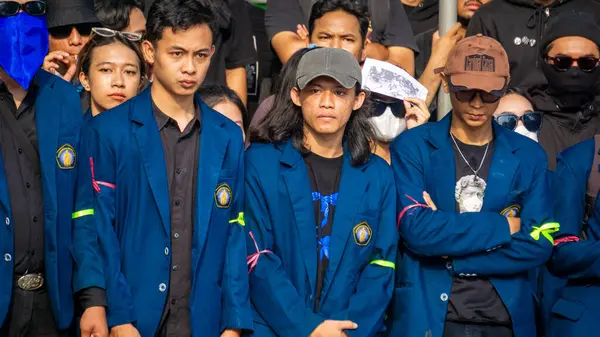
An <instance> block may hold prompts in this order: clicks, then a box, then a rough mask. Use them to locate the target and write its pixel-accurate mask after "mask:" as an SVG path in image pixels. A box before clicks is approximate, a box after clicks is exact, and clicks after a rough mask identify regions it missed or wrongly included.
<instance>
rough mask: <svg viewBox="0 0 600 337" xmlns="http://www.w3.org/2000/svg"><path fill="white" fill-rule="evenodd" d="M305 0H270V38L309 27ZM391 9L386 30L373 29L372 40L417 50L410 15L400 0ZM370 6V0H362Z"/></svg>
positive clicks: (268, 22) (266, 21)
mask: <svg viewBox="0 0 600 337" xmlns="http://www.w3.org/2000/svg"><path fill="white" fill-rule="evenodd" d="M301 1H304V0H293V1H290V0H269V5H268V6H267V12H266V16H265V27H266V29H267V34H268V35H269V40H271V39H272V38H273V36H275V35H277V33H280V32H286V31H289V32H294V33H295V32H296V30H297V27H296V26H297V25H299V24H304V25H306V26H307V27H308V19H309V18H308V17H306V16H305V14H304V12H303V11H302V6H301V5H300V2H301ZM389 1H390V3H389V5H390V11H389V17H388V21H387V24H386V25H385V31H383V32H377V31H373V35H372V36H371V41H373V42H376V43H381V44H382V45H384V46H386V47H392V46H400V47H406V48H410V49H412V50H417V45H416V43H415V39H414V37H413V34H412V29H411V28H410V23H409V21H408V17H407V16H406V13H405V12H404V9H403V8H402V4H401V3H400V1H398V0H389ZM361 2H362V3H363V4H364V6H365V8H368V0H361Z"/></svg>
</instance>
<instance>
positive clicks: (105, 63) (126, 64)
mask: <svg viewBox="0 0 600 337" xmlns="http://www.w3.org/2000/svg"><path fill="white" fill-rule="evenodd" d="M114 64H115V63H114V62H108V61H107V62H100V63H98V64H96V67H99V66H103V65H114ZM125 66H132V67H136V68H139V65H137V64H133V63H125Z"/></svg>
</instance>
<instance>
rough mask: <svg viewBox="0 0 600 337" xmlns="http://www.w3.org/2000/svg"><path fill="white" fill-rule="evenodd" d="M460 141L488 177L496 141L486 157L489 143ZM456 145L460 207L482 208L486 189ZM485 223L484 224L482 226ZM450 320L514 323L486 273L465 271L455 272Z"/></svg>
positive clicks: (472, 164) (455, 154)
mask: <svg viewBox="0 0 600 337" xmlns="http://www.w3.org/2000/svg"><path fill="white" fill-rule="evenodd" d="M455 139H456V138H455ZM456 144H458V146H459V148H460V151H462V154H463V155H464V157H465V158H466V159H467V160H468V161H469V164H470V165H471V167H472V168H473V169H474V170H477V169H478V168H479V166H480V165H481V169H480V170H479V172H478V176H479V177H480V178H481V179H483V180H484V181H485V180H487V178H488V173H489V169H490V164H491V162H492V153H493V151H494V143H493V141H492V142H491V143H490V144H489V148H488V150H487V154H486V155H485V158H484V154H485V152H486V147H487V145H483V146H475V145H467V144H464V143H462V142H461V141H460V140H458V139H456ZM453 148H454V161H455V165H456V181H457V189H456V190H455V200H456V201H457V202H456V211H457V212H461V210H462V211H463V212H467V211H470V212H479V211H480V210H481V206H482V205H483V193H480V192H482V191H484V189H483V190H482V189H479V188H478V186H476V185H475V186H474V185H473V184H472V183H471V182H472V181H473V175H474V173H473V171H472V170H471V168H469V165H468V164H467V163H466V162H465V160H464V159H463V157H462V156H461V155H460V152H459V151H458V150H457V148H456V146H455V145H454V144H453ZM482 160H484V162H483V165H482V164H481V161H482ZM461 182H462V183H461ZM458 186H461V187H458ZM484 225H485V224H482V226H484ZM446 320H448V321H453V322H461V323H484V324H492V325H510V323H511V319H510V315H509V314H508V311H507V310H506V307H505V306H504V303H503V302H502V299H501V298H500V296H499V295H498V293H497V292H496V289H495V288H494V286H493V285H492V283H491V282H490V281H489V280H488V279H487V278H486V277H481V276H461V275H457V276H455V277H454V280H453V282H452V290H451V292H450V299H449V303H448V312H447V316H446Z"/></svg>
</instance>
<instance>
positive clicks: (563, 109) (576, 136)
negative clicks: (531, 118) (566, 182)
mask: <svg viewBox="0 0 600 337" xmlns="http://www.w3.org/2000/svg"><path fill="white" fill-rule="evenodd" d="M528 96H529V97H528V98H529V99H530V100H531V102H532V104H533V107H534V109H535V110H536V111H541V112H542V113H543V114H544V117H543V120H542V128H541V129H540V131H539V132H538V140H539V143H540V145H541V146H542V148H544V150H546V154H547V155H548V167H549V168H550V169H551V170H554V169H555V168H556V156H557V155H558V154H559V153H560V152H562V151H563V150H565V149H566V148H568V147H571V146H573V145H575V144H577V143H579V142H582V141H584V140H587V139H590V138H593V137H594V135H596V134H598V133H600V95H598V96H596V97H595V98H592V99H581V101H580V102H561V100H560V99H559V98H557V97H555V96H553V95H551V94H550V93H549V92H548V89H547V88H546V86H537V87H533V88H531V89H530V90H529V92H528Z"/></svg>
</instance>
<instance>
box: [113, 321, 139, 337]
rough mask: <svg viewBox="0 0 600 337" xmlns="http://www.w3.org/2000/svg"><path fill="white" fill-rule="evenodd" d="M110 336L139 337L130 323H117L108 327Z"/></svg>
mask: <svg viewBox="0 0 600 337" xmlns="http://www.w3.org/2000/svg"><path fill="white" fill-rule="evenodd" d="M110 337H141V336H140V333H139V332H138V331H137V329H136V328H135V327H134V326H133V325H132V324H123V325H117V326H115V327H113V328H112V329H110Z"/></svg>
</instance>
